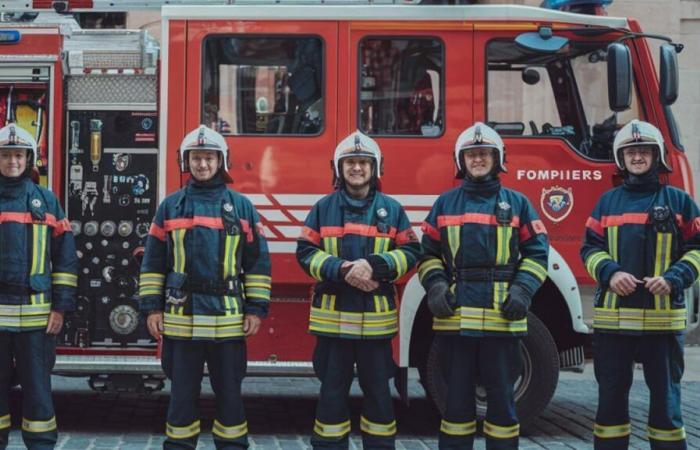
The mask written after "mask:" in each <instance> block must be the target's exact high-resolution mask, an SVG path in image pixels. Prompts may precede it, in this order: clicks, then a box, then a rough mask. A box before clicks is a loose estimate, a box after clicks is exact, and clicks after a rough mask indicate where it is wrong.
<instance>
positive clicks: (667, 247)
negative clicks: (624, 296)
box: [654, 233, 673, 309]
mask: <svg viewBox="0 0 700 450" xmlns="http://www.w3.org/2000/svg"><path fill="white" fill-rule="evenodd" d="M672 244H673V234H671V233H656V253H655V256H654V276H655V277H658V276H661V275H663V274H664V272H666V270H667V269H668V266H670V265H671V245H672ZM654 306H655V308H656V309H671V296H669V295H655V296H654Z"/></svg>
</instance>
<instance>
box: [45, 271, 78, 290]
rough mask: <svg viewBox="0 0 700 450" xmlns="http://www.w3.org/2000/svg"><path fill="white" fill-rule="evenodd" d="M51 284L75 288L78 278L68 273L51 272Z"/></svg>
mask: <svg viewBox="0 0 700 450" xmlns="http://www.w3.org/2000/svg"><path fill="white" fill-rule="evenodd" d="M51 284H53V285H59V284H60V285H64V286H71V287H77V286H78V276H77V275H75V274H72V273H69V272H53V273H52V274H51Z"/></svg>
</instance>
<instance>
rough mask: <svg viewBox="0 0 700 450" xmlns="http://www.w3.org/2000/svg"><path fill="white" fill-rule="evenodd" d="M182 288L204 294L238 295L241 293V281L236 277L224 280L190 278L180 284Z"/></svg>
mask: <svg viewBox="0 0 700 450" xmlns="http://www.w3.org/2000/svg"><path fill="white" fill-rule="evenodd" d="M182 290H184V291H188V292H194V293H196V294H205V295H216V296H221V295H227V296H232V297H235V296H238V295H240V293H241V282H240V280H239V279H238V278H235V277H229V278H226V279H225V280H211V279H207V278H190V277H187V281H186V282H185V284H184V285H183V286H182Z"/></svg>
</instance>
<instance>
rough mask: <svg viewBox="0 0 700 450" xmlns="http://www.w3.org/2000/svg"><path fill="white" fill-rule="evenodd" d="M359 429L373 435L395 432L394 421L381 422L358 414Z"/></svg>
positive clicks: (391, 434) (386, 434)
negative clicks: (372, 420)
mask: <svg viewBox="0 0 700 450" xmlns="http://www.w3.org/2000/svg"><path fill="white" fill-rule="evenodd" d="M360 430H361V431H362V432H364V433H367V434H372V435H374V436H393V435H395V434H396V421H395V420H393V421H391V422H389V423H387V424H383V423H376V422H371V421H369V420H368V419H367V418H366V417H365V416H360Z"/></svg>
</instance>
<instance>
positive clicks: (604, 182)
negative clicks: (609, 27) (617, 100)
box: [474, 24, 644, 284]
mask: <svg viewBox="0 0 700 450" xmlns="http://www.w3.org/2000/svg"><path fill="white" fill-rule="evenodd" d="M527 31H536V28H535V26H534V25H532V26H530V25H520V26H513V25H512V24H511V25H510V27H508V29H507V30H506V27H505V26H504V27H503V29H502V30H494V29H484V30H480V31H477V32H476V41H477V43H476V45H475V49H476V57H475V60H476V62H477V64H475V66H474V67H475V69H476V71H475V75H474V77H475V85H476V86H479V87H480V88H478V89H477V90H476V92H477V94H476V95H477V96H478V97H479V98H477V99H476V104H477V105H479V106H478V107H475V110H476V111H477V113H476V114H477V116H479V117H480V118H482V119H483V120H486V121H488V122H489V123H490V124H491V125H492V126H494V127H495V128H496V129H497V130H498V131H499V132H500V133H501V135H502V136H503V137H504V141H505V143H506V151H507V167H508V173H507V174H505V176H504V177H503V180H504V182H505V184H506V185H509V186H512V187H514V188H516V189H518V190H520V191H522V192H524V193H525V194H527V195H528V197H529V198H530V200H531V201H532V203H533V204H534V205H535V207H536V208H537V209H538V212H539V215H540V217H541V218H542V220H543V221H544V223H545V226H546V227H547V231H548V233H549V239H550V244H551V246H552V248H554V249H555V250H556V251H558V252H559V253H560V254H561V255H562V256H563V257H564V259H565V260H566V262H567V263H568V264H569V265H570V267H571V268H572V269H573V271H574V274H575V276H576V278H577V281H578V282H579V284H581V283H583V284H589V283H591V280H590V278H589V276H588V274H587V273H586V271H585V269H584V267H583V264H582V263H581V262H580V258H579V248H580V245H581V239H582V236H583V232H584V226H585V223H586V219H587V218H588V216H589V214H590V213H591V211H592V209H593V206H594V205H595V203H596V202H597V200H598V198H599V197H600V195H601V194H602V193H603V192H605V191H607V190H608V189H610V188H611V187H613V185H614V183H617V182H619V180H616V179H615V172H616V170H615V165H614V163H613V155H612V142H613V135H614V132H615V131H616V130H617V129H618V128H619V127H621V126H622V125H624V124H625V123H627V122H628V121H629V120H631V119H634V118H640V119H644V117H643V116H640V108H639V103H638V98H639V97H638V95H636V92H635V91H636V88H635V89H633V98H632V107H631V108H630V109H629V110H627V111H624V112H622V113H617V114H615V113H613V112H612V111H610V110H609V109H608V94H607V92H608V91H607V68H606V62H605V54H606V53H605V51H606V47H607V45H608V44H609V42H610V40H611V37H610V36H607V37H606V36H605V35H603V37H602V38H601V37H598V38H591V37H585V38H584V37H581V36H575V35H571V34H568V35H567V34H564V33H558V34H562V35H564V36H566V37H568V38H570V42H569V44H568V45H567V46H566V47H565V48H563V49H562V50H561V51H559V52H557V53H549V54H545V53H537V52H535V51H532V50H528V49H525V48H524V47H521V46H519V45H517V44H516V43H515V42H514V39H515V37H516V36H518V35H519V34H521V33H523V32H527ZM555 32H556V29H555Z"/></svg>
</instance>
